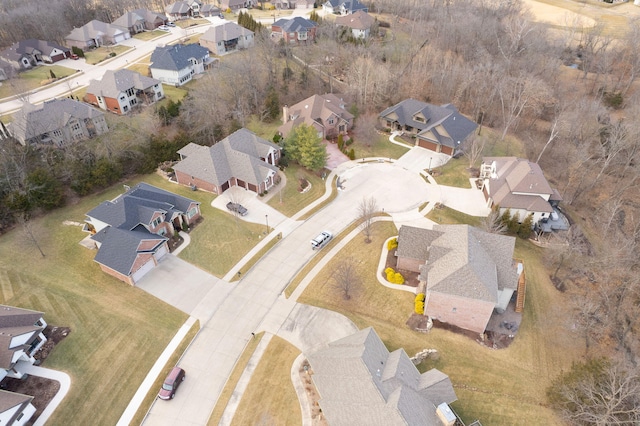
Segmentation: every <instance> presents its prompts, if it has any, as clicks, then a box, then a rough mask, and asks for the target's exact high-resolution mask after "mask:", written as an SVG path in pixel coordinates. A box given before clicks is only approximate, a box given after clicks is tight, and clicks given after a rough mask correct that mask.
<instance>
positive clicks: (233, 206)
mask: <svg viewBox="0 0 640 426" xmlns="http://www.w3.org/2000/svg"><path fill="white" fill-rule="evenodd" d="M227 209H229V210H230V211H232V212H235V213H238V214H239V215H240V216H246V215H247V213H249V212H248V211H247V209H246V208H244V207H243V206H242V204H239V203H233V202H231V201H229V202H228V203H227Z"/></svg>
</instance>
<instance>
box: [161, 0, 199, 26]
mask: <svg viewBox="0 0 640 426" xmlns="http://www.w3.org/2000/svg"><path fill="white" fill-rule="evenodd" d="M201 7H202V2H201V1H200V0H186V1H177V2H175V3H171V4H170V5H168V6H166V7H165V8H164V12H165V13H166V14H167V16H168V17H169V18H170V19H171V20H172V21H177V20H180V19H188V18H191V17H194V18H195V17H198V16H200V8H201Z"/></svg>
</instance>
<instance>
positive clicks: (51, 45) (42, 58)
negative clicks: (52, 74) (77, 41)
mask: <svg viewBox="0 0 640 426" xmlns="http://www.w3.org/2000/svg"><path fill="white" fill-rule="evenodd" d="M70 56H71V51H70V50H69V49H67V48H66V47H63V46H60V45H59V44H58V43H56V42H53V41H46V40H36V39H29V40H22V41H19V42H17V43H13V44H12V45H11V47H9V48H7V49H5V50H3V51H2V52H0V57H1V58H3V59H4V60H5V61H7V62H8V63H10V64H11V65H12V66H13V68H14V69H16V70H25V69H29V68H31V67H35V66H37V65H38V64H40V63H43V62H44V63H47V64H52V63H54V62H58V61H61V60H63V59H66V58H69V57H70Z"/></svg>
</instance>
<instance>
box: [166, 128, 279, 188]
mask: <svg viewBox="0 0 640 426" xmlns="http://www.w3.org/2000/svg"><path fill="white" fill-rule="evenodd" d="M270 148H275V149H280V148H279V147H278V146H277V145H276V144H274V143H272V142H269V141H267V140H266V139H262V138H261V137H259V136H257V135H256V134H255V133H253V132H251V131H250V130H247V129H244V128H243V129H240V130H238V131H236V132H234V133H232V134H231V135H229V136H227V137H226V138H224V139H223V140H221V141H219V142H218V143H216V144H215V145H213V146H211V147H205V146H199V145H196V144H189V145H187V146H186V147H185V148H183V149H181V150H180V151H179V153H180V154H182V155H185V156H186V158H185V159H184V160H182V161H180V162H179V163H178V164H176V165H175V166H174V170H176V171H180V172H183V173H186V174H188V175H191V176H194V177H197V178H198V179H202V180H204V181H207V182H211V183H213V184H215V185H218V186H219V185H222V184H223V183H225V182H227V181H228V180H229V179H231V178H232V177H236V178H239V179H242V180H243V181H245V182H248V183H250V184H253V185H256V186H257V185H259V184H260V183H261V182H264V180H265V179H266V178H267V177H268V176H269V173H270V172H272V171H273V172H277V170H278V169H277V168H276V167H275V166H272V165H271V164H268V163H266V162H264V161H262V160H260V158H264V157H266V156H267V153H268V152H269V149H270Z"/></svg>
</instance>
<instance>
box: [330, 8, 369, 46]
mask: <svg viewBox="0 0 640 426" xmlns="http://www.w3.org/2000/svg"><path fill="white" fill-rule="evenodd" d="M335 22H336V25H338V26H342V27H347V28H349V29H350V30H351V35H352V36H353V38H356V39H359V38H360V39H363V38H368V37H369V34H370V31H371V27H372V26H373V24H374V22H375V19H374V18H373V16H371V15H369V14H368V13H367V12H365V11H362V10H358V11H357V12H355V13H352V14H350V15H345V16H337V17H336V20H335Z"/></svg>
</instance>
